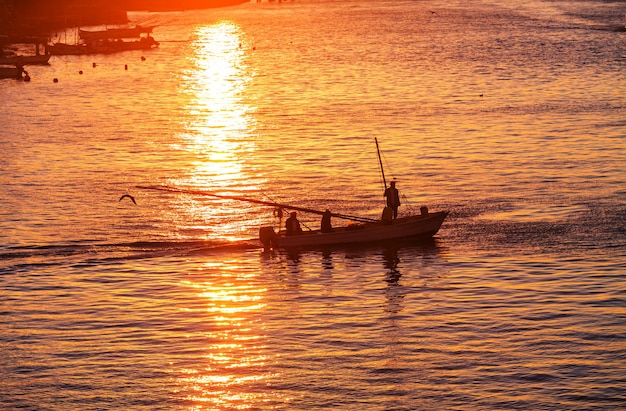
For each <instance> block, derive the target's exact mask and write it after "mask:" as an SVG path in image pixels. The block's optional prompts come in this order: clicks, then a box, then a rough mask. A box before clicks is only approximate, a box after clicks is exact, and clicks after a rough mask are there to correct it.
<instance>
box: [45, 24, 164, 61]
mask: <svg viewBox="0 0 626 411" xmlns="http://www.w3.org/2000/svg"><path fill="white" fill-rule="evenodd" d="M152 29H153V27H142V26H135V27H128V28H110V29H106V30H95V31H91V30H78V35H79V37H80V40H79V41H78V42H76V43H75V44H68V43H60V42H58V43H52V44H49V45H48V46H47V47H46V50H47V51H48V52H49V53H50V54H52V55H73V54H111V53H119V52H122V51H128V50H150V49H152V48H155V47H158V46H159V42H158V41H156V40H155V39H154V38H153V37H152V36H151V35H150V33H152Z"/></svg>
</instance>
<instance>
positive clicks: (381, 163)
mask: <svg viewBox="0 0 626 411" xmlns="http://www.w3.org/2000/svg"><path fill="white" fill-rule="evenodd" d="M374 141H375V142H376V152H377V153H378V162H379V163H380V174H382V176H383V184H384V185H385V190H386V189H387V180H386V179H385V169H384V168H383V159H382V158H381V157H380V148H378V138H376V137H374Z"/></svg>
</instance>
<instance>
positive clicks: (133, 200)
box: [118, 194, 137, 205]
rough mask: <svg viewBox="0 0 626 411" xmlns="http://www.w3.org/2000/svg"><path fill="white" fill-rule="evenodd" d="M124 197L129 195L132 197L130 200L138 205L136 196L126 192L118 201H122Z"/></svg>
mask: <svg viewBox="0 0 626 411" xmlns="http://www.w3.org/2000/svg"><path fill="white" fill-rule="evenodd" d="M124 197H128V198H130V201H132V202H133V204H135V205H137V202H136V201H135V197H133V196H131V195H130V194H124V195H123V196H121V197H120V200H119V201H118V203H119V202H120V201H122V200H123V199H124Z"/></svg>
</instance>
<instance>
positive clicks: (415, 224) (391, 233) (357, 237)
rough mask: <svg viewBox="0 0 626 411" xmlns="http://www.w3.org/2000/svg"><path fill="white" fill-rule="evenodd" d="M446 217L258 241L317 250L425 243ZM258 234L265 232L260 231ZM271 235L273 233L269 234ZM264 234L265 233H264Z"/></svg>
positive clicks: (432, 215) (428, 216)
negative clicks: (401, 241)
mask: <svg viewBox="0 0 626 411" xmlns="http://www.w3.org/2000/svg"><path fill="white" fill-rule="evenodd" d="M447 215H448V212H447V211H440V212H436V213H429V214H426V215H417V216H411V217H404V218H399V219H397V220H393V222H392V223H391V224H385V223H383V222H377V223H366V224H362V225H358V226H348V227H341V228H336V229H334V230H333V231H332V232H330V233H322V232H320V231H318V230H315V231H305V232H304V233H302V234H299V235H293V236H285V235H284V232H282V231H281V232H280V233H278V234H275V235H274V236H272V238H271V241H270V242H269V244H266V243H268V241H267V237H266V238H262V241H265V242H264V245H265V246H266V248H269V247H268V245H269V246H270V247H273V248H298V247H319V246H329V245H342V244H359V243H371V242H380V241H389V240H398V239H403V238H418V239H426V238H430V237H432V236H434V235H435V234H436V233H437V231H439V228H440V227H441V224H442V223H443V221H444V220H445V218H446V216H447ZM262 230H267V228H266V227H264V228H263V229H262ZM272 232H273V230H272ZM266 233H267V231H266Z"/></svg>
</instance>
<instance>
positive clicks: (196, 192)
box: [136, 186, 378, 223]
mask: <svg viewBox="0 0 626 411" xmlns="http://www.w3.org/2000/svg"><path fill="white" fill-rule="evenodd" d="M136 188H139V189H142V190H157V191H166V192H170V193H181V194H192V195H199V196H207V197H214V198H221V199H224V200H235V201H244V202H247V203H254V204H261V205H266V206H270V207H276V208H284V209H286V210H294V211H302V212H303V213H311V214H319V215H323V214H324V213H325V211H320V210H315V209H312V208H306V207H298V206H294V205H291V204H280V203H275V202H272V201H263V200H257V199H255V198H248V197H241V196H232V195H224V194H217V193H212V192H209V191H201V190H189V189H182V188H177V187H170V186H136ZM330 215H331V216H332V217H337V218H341V219H344V220H352V221H358V222H360V223H373V222H376V221H378V220H375V219H373V218H367V217H358V216H351V215H347V214H338V213H330Z"/></svg>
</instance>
